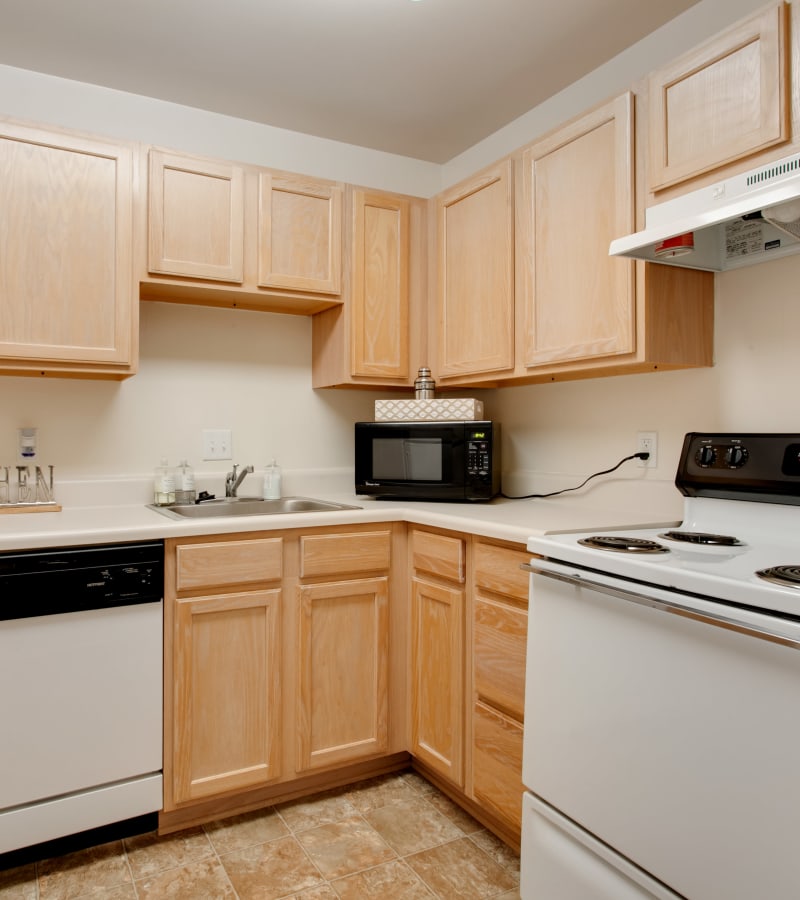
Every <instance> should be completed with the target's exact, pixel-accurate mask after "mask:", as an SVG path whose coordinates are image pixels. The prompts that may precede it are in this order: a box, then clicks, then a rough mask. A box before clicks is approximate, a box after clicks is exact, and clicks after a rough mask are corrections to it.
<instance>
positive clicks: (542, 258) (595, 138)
mask: <svg viewBox="0 0 800 900" xmlns="http://www.w3.org/2000/svg"><path fill="white" fill-rule="evenodd" d="M632 121H633V98H632V96H631V95H630V94H624V95H623V96H621V97H619V98H618V99H616V100H614V101H612V102H611V103H607V104H604V105H603V106H601V107H599V108H597V109H594V110H592V111H591V112H589V113H587V114H586V115H584V116H582V117H581V118H579V119H577V120H575V121H573V122H572V123H570V124H569V125H567V126H565V127H564V128H562V129H559V130H558V131H557V132H554V133H553V134H551V135H550V136H548V137H547V138H544V139H543V140H541V141H538V142H537V143H536V144H533V145H531V146H530V147H529V148H528V149H527V150H526V151H525V153H524V155H523V160H522V166H523V190H522V195H523V209H522V211H521V213H522V214H521V219H522V222H523V227H522V229H521V235H520V239H521V242H522V245H521V247H520V254H521V273H522V283H523V285H524V288H523V290H524V298H519V299H518V303H519V304H520V305H521V310H522V314H523V319H524V323H525V360H524V363H525V366H526V367H528V368H530V367H534V366H538V365H546V364H549V363H555V362H569V361H577V360H586V359H591V358H597V357H607V356H612V355H618V354H624V353H631V352H632V351H633V350H634V325H635V322H634V318H635V316H634V310H635V297H634V263H633V262H632V261H631V260H625V259H616V258H612V257H610V256H609V255H608V245H609V243H610V241H611V240H612V238H614V237H618V236H619V235H621V234H629V233H630V232H632V231H633V230H634V229H633V223H634V204H633V166H632V150H633V138H632V134H633V131H632Z"/></svg>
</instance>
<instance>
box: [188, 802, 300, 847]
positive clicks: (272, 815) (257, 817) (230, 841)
mask: <svg viewBox="0 0 800 900" xmlns="http://www.w3.org/2000/svg"><path fill="white" fill-rule="evenodd" d="M203 829H204V830H205V833H206V834H207V835H208V838H209V840H210V841H211V843H212V844H213V845H214V849H215V850H216V851H217V853H231V852H233V851H234V850H243V849H244V848H245V847H253V846H255V845H256V844H266V843H267V841H274V840H275V839H276V838H280V837H286V835H288V834H289V829H288V828H287V827H286V825H284V823H283V819H281V817H280V816H279V815H278V813H277V812H276V811H275V810H274V809H272V808H271V807H270V808H269V809H258V810H256V811H255V812H249V813H243V814H242V815H239V816H231V817H230V818H228V819H221V820H219V821H216V822H207V823H206V824H205V825H204V826H203Z"/></svg>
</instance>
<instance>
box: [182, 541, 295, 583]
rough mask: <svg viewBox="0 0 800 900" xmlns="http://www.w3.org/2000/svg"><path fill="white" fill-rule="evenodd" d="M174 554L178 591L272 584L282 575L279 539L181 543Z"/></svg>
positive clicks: (281, 549)
mask: <svg viewBox="0 0 800 900" xmlns="http://www.w3.org/2000/svg"><path fill="white" fill-rule="evenodd" d="M176 554H177V557H176V567H175V571H176V575H175V579H176V588H177V590H178V591H189V590H193V589H194V588H204V587H225V586H228V585H232V584H249V583H253V582H261V581H274V580H276V579H279V578H281V577H282V575H283V538H259V539H256V540H247V541H225V542H215V543H208V544H184V545H181V546H178V548H177V550H176Z"/></svg>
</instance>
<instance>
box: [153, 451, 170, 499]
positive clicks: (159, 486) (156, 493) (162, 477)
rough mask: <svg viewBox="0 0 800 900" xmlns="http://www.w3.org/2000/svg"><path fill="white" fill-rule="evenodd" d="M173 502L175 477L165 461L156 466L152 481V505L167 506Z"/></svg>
mask: <svg viewBox="0 0 800 900" xmlns="http://www.w3.org/2000/svg"><path fill="white" fill-rule="evenodd" d="M174 502H175V475H174V474H173V472H172V469H170V467H169V463H168V462H167V460H166V459H162V460H161V465H159V466H156V470H155V478H154V479H153V503H155V505H156V506H168V505H169V504H170V503H174Z"/></svg>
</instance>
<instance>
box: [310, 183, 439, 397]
mask: <svg viewBox="0 0 800 900" xmlns="http://www.w3.org/2000/svg"><path fill="white" fill-rule="evenodd" d="M345 210H346V214H345V222H346V226H345V239H344V248H345V249H344V256H345V265H344V273H343V296H342V300H343V302H342V304H341V305H340V306H337V307H334V308H331V309H329V310H325V311H324V312H321V313H318V314H317V315H315V316H314V317H313V320H312V332H311V333H312V384H313V386H314V387H315V388H317V387H348V386H359V385H360V386H363V387H410V386H411V385H412V384H413V379H414V377H415V375H416V372H417V369H418V368H419V366H421V365H425V364H426V360H425V358H424V353H425V346H426V341H425V322H424V306H425V295H426V285H427V273H426V265H427V252H426V242H427V201H424V200H420V199H419V198H416V197H409V196H405V195H402V194H390V193H386V192H382V191H373V190H367V189H365V188H359V187H353V186H348V187H347V189H346V192H345Z"/></svg>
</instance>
